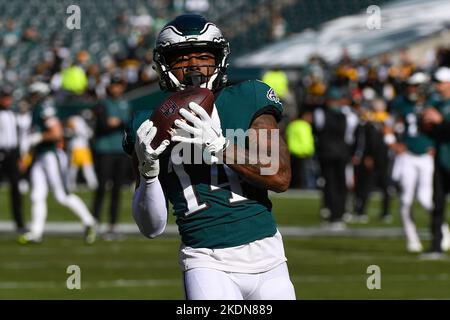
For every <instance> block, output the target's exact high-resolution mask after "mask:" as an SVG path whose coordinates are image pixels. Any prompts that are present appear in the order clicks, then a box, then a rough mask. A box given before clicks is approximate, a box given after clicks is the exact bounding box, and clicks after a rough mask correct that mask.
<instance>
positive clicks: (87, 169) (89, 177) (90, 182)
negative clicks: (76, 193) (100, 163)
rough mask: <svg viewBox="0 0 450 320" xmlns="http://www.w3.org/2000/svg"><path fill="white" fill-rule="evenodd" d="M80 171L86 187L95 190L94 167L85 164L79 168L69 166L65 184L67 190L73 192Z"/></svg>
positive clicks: (96, 184) (95, 177) (96, 181)
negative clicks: (67, 187)
mask: <svg viewBox="0 0 450 320" xmlns="http://www.w3.org/2000/svg"><path fill="white" fill-rule="evenodd" d="M79 169H81V172H82V173H83V177H84V180H86V183H87V186H88V188H89V190H95V189H97V187H98V180H97V176H96V175H95V170H94V166H93V165H92V164H86V165H83V166H81V167H77V166H73V165H71V166H70V167H69V172H68V177H67V184H68V186H69V190H75V189H76V186H77V175H78V170H79Z"/></svg>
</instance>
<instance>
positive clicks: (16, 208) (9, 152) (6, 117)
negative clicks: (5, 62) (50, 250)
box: [0, 86, 25, 233]
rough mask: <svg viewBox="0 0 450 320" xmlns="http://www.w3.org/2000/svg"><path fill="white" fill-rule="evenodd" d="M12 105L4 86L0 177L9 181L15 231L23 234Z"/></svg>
mask: <svg viewBox="0 0 450 320" xmlns="http://www.w3.org/2000/svg"><path fill="white" fill-rule="evenodd" d="M12 104H13V98H12V88H10V87H7V86H5V87H3V88H2V89H1V90H0V177H7V179H8V181H9V184H10V190H11V201H12V213H13V218H14V222H15V224H16V229H17V231H18V232H19V233H23V232H24V231H25V225H24V221H23V214H22V197H21V195H20V192H19V177H20V174H19V137H18V126H17V117H16V113H15V112H14V111H13V110H12V109H11V107H12Z"/></svg>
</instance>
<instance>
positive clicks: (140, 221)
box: [131, 177, 167, 239]
mask: <svg viewBox="0 0 450 320" xmlns="http://www.w3.org/2000/svg"><path fill="white" fill-rule="evenodd" d="M131 211H132V213H133V218H134V220H135V222H136V224H137V226H138V227H139V231H140V232H141V233H142V234H143V235H144V236H146V237H147V238H150V239H153V238H155V237H157V236H159V235H161V234H162V233H163V232H164V229H165V228H166V224H167V207H166V201H165V197H164V193H163V190H162V187H161V184H160V182H159V180H158V178H155V179H151V180H147V179H145V178H143V177H141V179H140V184H139V187H138V188H137V189H136V191H135V192H134V195H133V202H132V210H131Z"/></svg>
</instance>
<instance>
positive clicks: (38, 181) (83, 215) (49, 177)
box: [27, 100, 95, 241]
mask: <svg viewBox="0 0 450 320" xmlns="http://www.w3.org/2000/svg"><path fill="white" fill-rule="evenodd" d="M57 121H59V120H58V119H57V118H56V109H55V107H54V105H53V102H52V100H45V101H43V102H42V103H41V104H40V105H38V106H36V107H35V108H34V110H33V114H32V124H31V126H32V130H33V131H34V132H39V133H44V132H46V131H48V130H49V129H50V128H51V127H52V126H53V125H54V124H55V122H57ZM64 158H65V155H64V154H63V151H62V150H58V149H57V142H55V141H52V142H41V143H39V144H37V145H36V146H35V148H34V159H33V164H32V167H31V171H30V180H31V217H32V221H31V225H30V233H29V234H28V235H27V238H28V239H29V240H36V241H39V240H41V239H42V235H43V233H44V226H45V220H46V218H47V195H48V191H49V188H50V189H51V191H52V192H53V194H54V196H55V199H56V200H57V201H58V202H59V203H60V204H62V205H64V206H66V207H68V208H69V209H71V210H72V211H73V212H74V213H75V214H76V215H77V216H78V217H79V218H80V219H81V220H82V222H83V224H84V225H86V226H93V225H94V224H95V220H94V218H93V217H92V215H91V214H90V213H89V210H88V209H87V207H86V205H85V204H84V203H83V201H82V200H81V199H80V198H79V197H78V196H76V195H73V194H69V193H68V192H67V190H66V188H65V184H64V178H63V173H62V167H63V162H64V161H67V160H66V159H64Z"/></svg>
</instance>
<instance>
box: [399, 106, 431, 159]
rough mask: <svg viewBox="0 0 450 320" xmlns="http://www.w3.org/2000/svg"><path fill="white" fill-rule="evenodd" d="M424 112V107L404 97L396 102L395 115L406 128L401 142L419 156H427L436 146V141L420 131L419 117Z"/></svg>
mask: <svg viewBox="0 0 450 320" xmlns="http://www.w3.org/2000/svg"><path fill="white" fill-rule="evenodd" d="M422 110H423V107H421V106H418V105H416V104H414V103H413V102H410V101H408V100H406V99H405V98H404V97H400V98H398V99H396V101H395V102H394V110H393V113H394V114H395V116H396V117H398V118H401V119H402V121H403V124H404V126H405V128H404V131H403V133H402V134H401V137H400V142H402V143H404V144H405V146H406V148H407V149H408V151H410V152H412V153H414V154H417V155H421V154H425V153H427V151H428V150H429V149H431V148H434V146H435V143H434V141H433V140H432V139H431V138H430V137H428V136H427V135H425V134H424V133H422V132H420V130H419V115H420V113H421V111H422Z"/></svg>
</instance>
